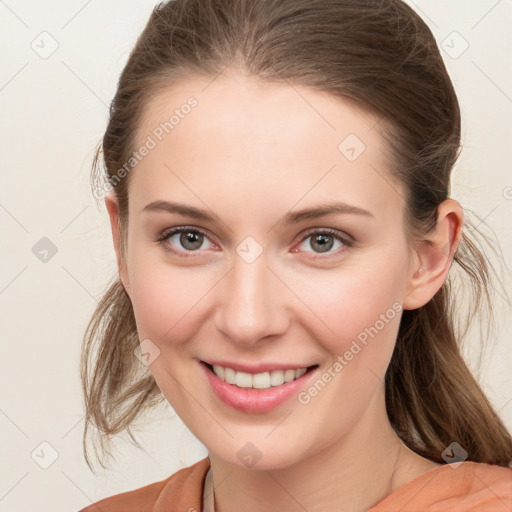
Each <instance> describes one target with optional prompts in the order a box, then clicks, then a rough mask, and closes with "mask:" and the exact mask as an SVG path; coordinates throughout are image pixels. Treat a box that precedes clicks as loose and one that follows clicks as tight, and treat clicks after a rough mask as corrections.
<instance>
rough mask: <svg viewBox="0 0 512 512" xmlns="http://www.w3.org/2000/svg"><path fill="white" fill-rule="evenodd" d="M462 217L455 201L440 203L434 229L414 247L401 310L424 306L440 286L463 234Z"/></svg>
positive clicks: (461, 212)
mask: <svg viewBox="0 0 512 512" xmlns="http://www.w3.org/2000/svg"><path fill="white" fill-rule="evenodd" d="M463 220H464V213H463V210H462V207H461V206H460V204H459V203H458V202H457V201H455V200H453V199H447V200H446V201H443V202H442V203H441V204H440V205H439V207H438V210H437V223H436V227H435V229H434V230H433V231H432V234H429V235H427V239H426V240H424V241H422V242H418V245H417V246H416V248H415V251H414V253H415V254H414V258H412V265H411V267H410V276H409V280H408V283H407V289H406V295H405V297H404V301H403V306H404V309H417V308H420V307H421V306H424V305H425V304H426V303H427V302H428V301H429V300H430V299H431V298H432V297H433V296H434V295H435V294H436V293H437V292H438V291H439V289H440V288H441V287H442V286H443V284H444V282H445V280H446V278H447V276H448V272H449V270H450V266H451V263H452V261H453V257H454V255H455V252H456V250H457V247H458V246H459V243H460V239H461V237H462V225H463Z"/></svg>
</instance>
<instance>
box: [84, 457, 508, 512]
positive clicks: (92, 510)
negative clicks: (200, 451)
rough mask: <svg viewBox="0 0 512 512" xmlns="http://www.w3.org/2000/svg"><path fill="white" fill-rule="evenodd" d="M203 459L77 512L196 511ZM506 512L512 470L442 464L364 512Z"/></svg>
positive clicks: (204, 465)
mask: <svg viewBox="0 0 512 512" xmlns="http://www.w3.org/2000/svg"><path fill="white" fill-rule="evenodd" d="M209 468H210V460H209V459H208V457H206V458H204V459H202V460H200V461H199V462H196V463H195V464H193V465H192V466H189V467H186V468H183V469H181V470H180V471H177V472H176V473H174V474H173V475H171V476H170V477H169V478H167V479H166V480H162V481H160V482H156V483H153V484H150V485H146V486H145V487H141V488H140V489H136V490H134V491H130V492H125V493H122V494H117V495H115V496H111V497H110V498H105V499H104V500H101V501H99V502H97V503H96V504H93V505H90V506H88V507H86V508H84V509H82V510H81V511H80V512H202V503H203V487H204V483H205V477H206V473H207V472H208V469H209ZM426 511H428V512H511V511H512V469H509V468H505V467H502V466H492V465H489V464H480V463H477V462H462V463H461V464H459V465H458V467H456V468H454V467H450V465H449V464H445V465H444V466H441V467H439V468H435V469H433V470H431V471H429V472H427V473H425V474H424V475H421V476H419V477H418V478H415V479H414V480H412V481H411V482H409V483H407V484H405V485H403V486H402V487H400V488H399V489H397V490H396V491H394V492H393V493H391V494H390V495H389V496H387V497H386V498H384V499H383V500H382V501H381V502H379V503H378V504H377V505H375V506H374V507H372V508H371V509H370V510H369V511H368V512H426Z"/></svg>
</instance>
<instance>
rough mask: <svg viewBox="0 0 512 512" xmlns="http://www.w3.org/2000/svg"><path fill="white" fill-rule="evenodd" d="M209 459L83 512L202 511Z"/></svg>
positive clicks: (99, 502) (105, 500) (94, 504)
mask: <svg viewBox="0 0 512 512" xmlns="http://www.w3.org/2000/svg"><path fill="white" fill-rule="evenodd" d="M209 467H210V460H209V459H208V457H206V458H204V459H202V460H200V461H199V462H196V463H195V464H193V465H191V466H188V467H186V468H183V469H180V470H179V471H177V472H176V473H174V474H173V475H171V476H170V477H169V478H167V479H165V480H162V481H160V482H155V483H153V484H149V485H146V486H144V487H141V488H139V489H135V490H133V491H129V492H124V493H122V494H116V495H115V496H110V497H109V498H105V499H103V500H101V501H98V502H96V503H93V504H92V505H90V506H88V507H86V508H84V509H82V510H80V512H163V511H166V512H167V511H168V512H182V511H183V512H187V511H189V510H194V509H196V510H201V508H202V494H203V485H204V478H205V476H206V472H207V471H208V468H209Z"/></svg>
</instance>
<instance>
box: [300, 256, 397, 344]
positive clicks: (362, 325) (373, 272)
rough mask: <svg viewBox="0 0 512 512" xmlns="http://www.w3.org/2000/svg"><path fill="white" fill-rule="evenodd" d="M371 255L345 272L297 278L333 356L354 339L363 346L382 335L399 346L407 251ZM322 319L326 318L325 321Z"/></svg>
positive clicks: (313, 326)
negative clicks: (399, 325) (376, 255)
mask: <svg viewBox="0 0 512 512" xmlns="http://www.w3.org/2000/svg"><path fill="white" fill-rule="evenodd" d="M380 256H381V257H380V258H374V259H375V261H371V258H365V260H364V261H361V262H360V263H358V264H357V265H350V266H349V265H347V266H346V267H344V268H342V269H341V270H340V271H339V272H335V271H330V272H328V273H325V274H323V275H322V274H318V275H317V276H316V277H315V278H314V279H311V278H308V277H307V276H306V277H303V278H301V282H300V284H299V282H297V284H298V286H297V288H298V289H300V292H299V293H302V294H303V296H304V298H306V297H307V300H305V301H304V302H306V303H307V304H310V305H311V309H312V311H313V312H314V313H315V316H314V317H313V316H311V315H308V316H305V318H306V319H310V320H307V321H308V323H309V328H310V330H312V331H313V330H314V336H315V337H316V338H317V339H321V340H323V344H324V345H326V348H327V349H328V351H329V352H330V353H331V354H343V353H344V352H345V351H346V350H349V349H350V346H351V344H352V342H353V341H354V340H358V341H360V342H361V343H360V344H362V346H364V345H365V342H368V340H371V339H374V338H376V337H378V339H379V340H381V341H380V344H381V346H382V344H386V345H388V347H387V349H386V351H387V352H389V345H391V346H392V345H393V344H394V341H395V339H396V333H397V329H398V324H399V321H400V316H401V310H402V307H401V303H402V301H403V295H404V290H405V285H406V279H405V273H404V268H405V264H406V257H405V253H404V252H398V251H393V252H391V251H390V252H389V254H388V255H386V254H383V253H382V252H381V253H380ZM319 320H321V321H319Z"/></svg>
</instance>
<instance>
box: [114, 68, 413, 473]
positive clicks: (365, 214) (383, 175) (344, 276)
mask: <svg viewBox="0 0 512 512" xmlns="http://www.w3.org/2000/svg"><path fill="white" fill-rule="evenodd" d="M191 97H193V98H194V99H192V100H190V98H191ZM187 105H188V106H187ZM173 116H174V117H173ZM165 123H167V124H165ZM377 123H378V119H377V118H376V117H373V116H370V115H368V114H365V113H363V112H362V111H360V110H358V109H356V108H354V107H352V106H350V105H349V104H348V103H345V102H343V101H340V100H339V99H336V98H334V97H332V96H330V95H328V94H325V93H320V92H316V91H313V90H311V89H308V88H304V87H297V86H293V87H292V86H290V85H287V84H264V83H261V82H259V81H257V80H255V79H250V78H246V77H242V76H237V75H230V76H223V75H221V76H220V77H218V78H217V79H215V80H212V79H204V78H195V79H193V80H192V79H190V80H188V81H187V82H181V83H180V84H178V85H175V86H173V87H171V88H169V89H168V90H167V91H165V92H163V93H161V94H159V96H158V97H156V98H155V99H154V100H153V101H152V102H151V103H150V104H149V106H148V109H147V111H146V113H145V117H144V119H143V123H142V124H141V127H140V131H139V133H138V141H137V148H141V147H142V146H145V147H146V150H142V151H139V154H141V155H142V154H145V156H144V157H143V158H142V159H141V161H140V163H139V164H138V165H137V166H136V168H135V169H134V170H133V171H131V174H130V175H129V180H130V182H129V219H128V236H127V252H126V260H125V263H126V267H125V268H123V269H122V271H121V276H122V278H123V282H124V284H125V286H126V289H127V291H128V293H129V295H130V298H131V301H132V304H133V308H134V312H135V317H136V321H137V329H138V333H139V336H140V340H141V341H143V344H142V347H143V352H144V353H145V354H146V356H145V357H146V360H147V362H148V363H150V366H149V369H150V371H151V372H152V373H153V375H154V377H155V379H156V382H157V383H158V386H159V388H160V389H161V390H162V392H163V394H164V395H165V397H166V398H167V400H168V401H169V403H170V404H171V405H172V407H173V408H174V409H175V411H176V412H177V413H178V414H179V416H180V417H181V418H182V420H183V421H184V423H185V424H186V425H187V426H188V427H189V428H190V430H191V431H192V432H193V433H194V434H195V435H196V436H197V438H198V439H199V440H200V441H201V442H202V443H203V444H204V445H205V446H206V447H207V448H208V450H209V451H210V453H214V454H217V455H218V456H219V457H221V458H222V459H223V460H225V461H227V462H228V463H230V464H233V465H236V466H239V467H250V465H251V464H250V463H248V461H249V460H256V459H258V458H259V459H260V460H259V461H258V466H257V467H258V468H278V467H285V466H287V465H290V464H292V463H295V462H297V461H300V460H301V459H304V458H305V457H307V456H310V455H313V454H315V453H318V452H320V450H322V449H326V448H328V447H329V446H330V445H332V444H333V443H336V442H337V441H339V440H340V439H341V438H342V437H343V436H346V435H347V434H348V433H349V432H350V431H351V430H352V429H353V428H354V427H355V426H356V425H357V423H358V422H359V421H360V420H361V418H363V416H365V417H367V416H368V415H369V414H370V415H371V414H373V415H374V416H375V415H377V416H378V415H383V414H385V412H384V411H385V409H384V407H383V405H382V404H383V403H384V402H383V397H384V395H383V385H382V381H383V378H384V374H385V371H386V368H387V366H388V363H389V360H390V357H391V354H392V351H393V347H394V343H395V339H396V335H397V332H398V326H399V320H400V316H401V308H402V306H403V307H407V303H406V302H407V298H406V297H407V294H408V291H409V284H408V278H409V275H410V273H411V272H410V268H411V261H412V260H411V257H410V255H411V252H410V248H409V246H408V243H407V239H406V235H405V228H404V221H403V210H404V198H403V191H402V190H401V188H400V187H399V186H398V185H397V184H396V183H395V182H393V181H392V180H391V178H390V177H389V174H388V169H387V168H386V161H385V151H386V147H385V146H384V142H383V140H382V139H381V137H380V135H379V131H378V125H377ZM172 205H179V207H174V208H173V207H172ZM187 211H188V213H187ZM178 228H179V229H183V233H180V232H177V233H176V232H173V231H172V230H175V229H178ZM205 363H208V364H210V365H213V364H216V365H217V364H218V365H220V366H221V367H223V369H221V370H218V373H220V374H221V375H222V373H223V374H224V378H225V379H228V380H231V379H233V380H234V382H235V383H236V384H230V383H226V382H225V381H223V380H222V378H221V377H218V376H215V375H214V374H213V373H212V371H211V369H210V368H209V367H208V366H206V364H205ZM225 368H229V369H228V370H226V369H225ZM300 368H308V371H307V373H305V374H304V375H302V376H300V375H301V372H290V371H288V372H286V371H283V372H282V373H280V372H279V370H280V369H282V370H290V369H300ZM216 369H217V368H216ZM233 370H245V371H244V372H242V373H240V372H236V373H235V372H234V371H233ZM267 372H268V374H267ZM247 374H249V375H247ZM254 374H258V376H257V377H254ZM296 377H299V378H298V379H297V380H294V381H290V382H284V384H282V382H283V379H284V380H285V381H289V380H290V379H294V378H296ZM233 380H231V382H233ZM237 384H238V386H237ZM272 384H275V385H272ZM251 385H252V386H256V388H253V387H251V388H249V387H247V386H251ZM269 386H270V387H269ZM265 388H267V389H265ZM247 457H249V458H247ZM251 457H252V459H251Z"/></svg>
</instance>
